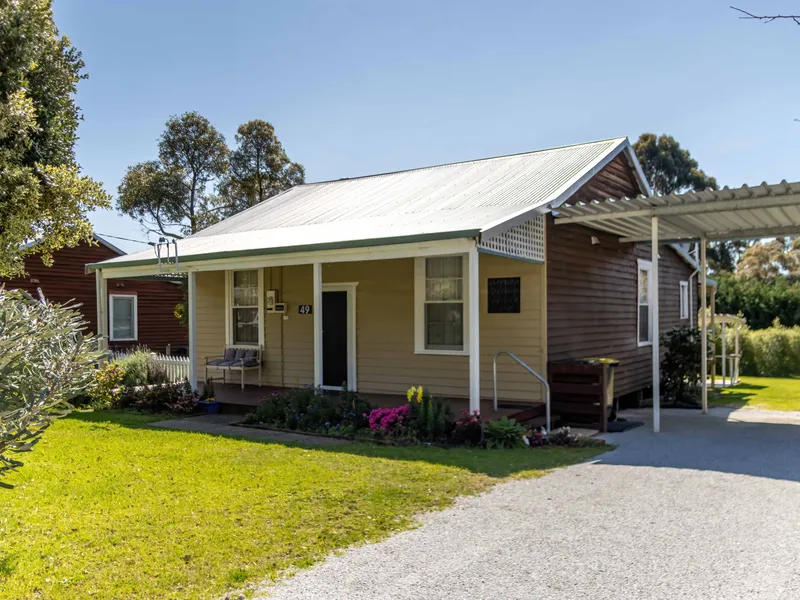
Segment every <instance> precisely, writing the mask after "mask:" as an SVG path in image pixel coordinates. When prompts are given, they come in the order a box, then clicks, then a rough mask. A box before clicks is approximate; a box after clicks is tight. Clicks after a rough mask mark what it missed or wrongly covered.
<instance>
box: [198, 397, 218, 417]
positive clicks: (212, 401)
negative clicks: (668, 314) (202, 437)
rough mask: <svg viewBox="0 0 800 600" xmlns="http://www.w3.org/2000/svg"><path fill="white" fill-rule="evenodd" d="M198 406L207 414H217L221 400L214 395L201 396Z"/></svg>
mask: <svg viewBox="0 0 800 600" xmlns="http://www.w3.org/2000/svg"><path fill="white" fill-rule="evenodd" d="M197 408H199V409H200V411H201V412H204V413H206V414H209V415H211V414H215V413H218V412H219V402H218V401H217V399H216V398H214V396H210V397H208V398H200V400H198V401H197Z"/></svg>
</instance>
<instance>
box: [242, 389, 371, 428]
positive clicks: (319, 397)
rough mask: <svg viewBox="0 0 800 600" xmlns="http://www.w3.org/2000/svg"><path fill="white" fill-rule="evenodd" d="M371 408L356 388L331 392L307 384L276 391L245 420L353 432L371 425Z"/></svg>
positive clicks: (279, 425)
mask: <svg viewBox="0 0 800 600" xmlns="http://www.w3.org/2000/svg"><path fill="white" fill-rule="evenodd" d="M371 410H372V407H371V406H370V404H369V403H368V402H366V401H365V400H363V399H362V398H360V397H359V396H358V395H357V394H356V393H355V392H350V391H348V390H342V391H341V392H340V393H328V392H324V391H323V390H321V389H318V388H313V387H305V388H295V389H292V390H287V391H281V392H276V393H274V394H272V395H271V396H269V397H267V398H266V399H265V400H264V402H262V403H261V404H260V405H259V406H258V407H257V408H256V410H255V411H253V412H252V413H250V414H249V415H247V416H246V417H245V421H246V422H247V423H263V424H266V425H272V426H273V427H279V428H282V429H297V430H300V431H311V432H331V433H353V432H354V431H356V430H358V429H363V428H364V427H366V426H367V423H368V420H367V419H368V415H369V412H370V411H371Z"/></svg>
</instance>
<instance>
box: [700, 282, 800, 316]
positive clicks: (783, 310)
mask: <svg viewBox="0 0 800 600" xmlns="http://www.w3.org/2000/svg"><path fill="white" fill-rule="evenodd" d="M716 309H717V312H718V313H723V314H729V315H738V314H741V315H743V316H744V318H745V319H746V320H747V324H748V325H749V326H750V328H751V329H766V328H769V327H771V326H772V323H773V321H774V320H775V319H776V318H777V319H780V322H781V323H783V324H784V325H787V326H789V327H792V326H794V325H800V282H790V281H789V280H788V279H787V278H785V277H778V278H776V279H774V280H771V281H761V280H758V279H743V278H740V277H736V276H734V275H731V274H730V273H724V274H721V275H719V277H718V289H717V303H716Z"/></svg>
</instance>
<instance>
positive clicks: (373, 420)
mask: <svg viewBox="0 0 800 600" xmlns="http://www.w3.org/2000/svg"><path fill="white" fill-rule="evenodd" d="M408 413H409V406H408V404H404V405H403V406H398V407H396V408H376V409H374V410H373V411H371V412H370V413H369V428H370V429H371V430H372V431H380V432H381V433H383V434H384V435H394V434H396V433H398V430H399V428H400V426H401V425H402V424H403V421H405V420H406V419H407V418H408Z"/></svg>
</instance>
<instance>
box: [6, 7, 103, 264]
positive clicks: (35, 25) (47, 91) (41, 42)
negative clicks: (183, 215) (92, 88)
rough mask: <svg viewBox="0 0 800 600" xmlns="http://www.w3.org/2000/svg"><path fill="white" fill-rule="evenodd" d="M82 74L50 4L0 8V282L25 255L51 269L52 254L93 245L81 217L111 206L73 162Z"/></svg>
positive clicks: (76, 53) (78, 58) (77, 57)
mask: <svg viewBox="0 0 800 600" xmlns="http://www.w3.org/2000/svg"><path fill="white" fill-rule="evenodd" d="M83 68H84V63H83V60H82V59H81V53H80V52H79V51H78V50H76V49H75V48H74V47H73V46H72V45H71V43H70V40H69V39H68V38H67V37H63V36H61V35H60V34H59V32H58V29H57V28H56V26H55V24H54V23H53V14H52V11H51V8H50V0H14V1H0V277H11V276H16V275H20V274H22V273H23V272H24V268H23V258H24V257H25V256H26V255H27V254H31V253H33V252H36V253H38V254H39V255H41V257H42V260H43V261H44V263H45V264H47V265H49V264H52V254H53V252H54V251H55V250H58V249H59V248H62V247H64V246H75V245H77V244H78V243H79V242H81V241H84V240H85V241H90V240H91V239H92V238H91V235H92V228H91V225H90V224H89V221H88V220H87V219H86V213H87V212H89V211H92V210H94V209H95V208H97V207H107V206H109V204H110V198H109V196H108V194H106V193H105V192H104V191H103V189H102V186H101V184H100V183H97V182H95V181H93V180H92V179H90V178H89V177H86V176H84V175H81V172H80V167H79V166H78V163H77V162H76V160H75V153H74V145H75V141H76V139H77V129H78V123H79V121H80V119H81V112H80V109H79V108H78V107H77V106H76V105H75V101H74V98H73V95H74V94H75V92H76V90H77V84H78V82H79V81H80V80H81V79H84V78H85V77H86V75H85V74H84V73H83ZM32 240H37V241H38V243H37V244H36V246H35V247H34V246H33V245H30V244H26V242H30V241H32Z"/></svg>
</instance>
